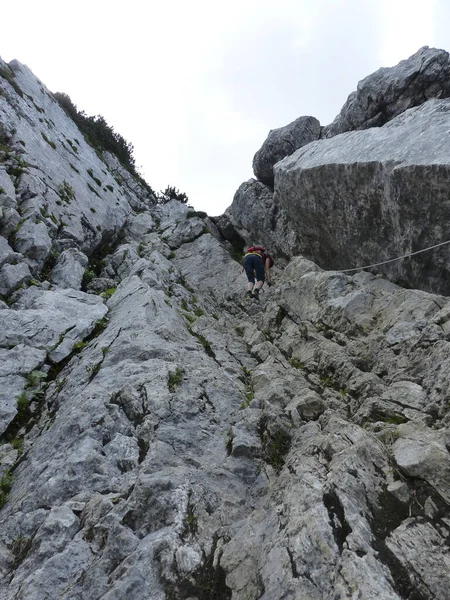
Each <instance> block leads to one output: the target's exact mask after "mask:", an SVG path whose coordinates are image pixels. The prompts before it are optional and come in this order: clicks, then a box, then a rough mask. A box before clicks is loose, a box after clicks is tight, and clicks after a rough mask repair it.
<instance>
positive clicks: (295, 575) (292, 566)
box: [286, 548, 300, 579]
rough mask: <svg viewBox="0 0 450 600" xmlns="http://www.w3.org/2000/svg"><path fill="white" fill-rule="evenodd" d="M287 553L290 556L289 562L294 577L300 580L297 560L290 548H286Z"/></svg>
mask: <svg viewBox="0 0 450 600" xmlns="http://www.w3.org/2000/svg"><path fill="white" fill-rule="evenodd" d="M286 550H287V553H288V555H289V560H290V562H291V571H292V577H293V578H294V579H298V578H299V577H300V575H299V573H298V570H297V565H296V564H295V560H294V556H293V554H292V552H291V550H290V549H289V548H286Z"/></svg>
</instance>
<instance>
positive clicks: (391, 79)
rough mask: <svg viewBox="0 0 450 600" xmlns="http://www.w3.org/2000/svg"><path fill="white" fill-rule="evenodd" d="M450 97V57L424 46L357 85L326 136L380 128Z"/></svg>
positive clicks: (444, 52)
mask: <svg viewBox="0 0 450 600" xmlns="http://www.w3.org/2000/svg"><path fill="white" fill-rule="evenodd" d="M448 97H450V57H449V54H448V52H446V51H445V50H437V49H436V48H429V47H428V46H424V47H423V48H421V49H420V50H419V51H418V52H416V53H415V54H413V55H412V56H410V57H409V58H408V59H407V60H402V61H401V62H399V63H398V65H396V66H395V67H390V68H381V69H378V71H375V73H372V74H371V75H369V76H368V77H365V78H364V79H363V80H362V81H360V82H359V83H358V87H357V89H356V92H352V93H351V94H350V96H349V97H348V99H347V102H346V103H345V104H344V106H343V107H342V110H341V112H340V113H339V115H338V116H337V117H336V118H335V120H334V121H333V123H331V125H328V126H327V127H325V128H324V132H323V136H324V137H332V136H334V135H337V134H339V133H343V132H344V131H353V130H357V129H368V128H369V127H380V126H381V125H384V124H385V123H387V122H388V121H390V120H391V119H393V118H394V117H396V116H397V115H399V114H401V113H402V112H404V111H405V110H407V109H408V108H412V107H414V106H419V105H420V104H423V103H424V102H426V101H427V100H429V99H430V98H448Z"/></svg>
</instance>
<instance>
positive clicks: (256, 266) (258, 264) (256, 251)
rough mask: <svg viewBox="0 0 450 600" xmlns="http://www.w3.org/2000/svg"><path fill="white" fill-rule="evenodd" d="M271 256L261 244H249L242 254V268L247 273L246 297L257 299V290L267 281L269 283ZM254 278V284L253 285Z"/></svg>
mask: <svg viewBox="0 0 450 600" xmlns="http://www.w3.org/2000/svg"><path fill="white" fill-rule="evenodd" d="M273 264H274V260H273V257H272V256H271V255H270V254H268V253H267V252H266V250H265V248H264V247H263V246H250V248H248V250H247V252H246V253H245V256H244V270H245V274H246V275H247V279H248V285H247V294H246V295H247V297H248V298H253V299H254V300H259V291H260V290H261V288H262V286H263V285H264V281H267V284H268V285H271V284H272V282H271V279H270V268H271V267H272V266H273ZM255 279H256V285H255Z"/></svg>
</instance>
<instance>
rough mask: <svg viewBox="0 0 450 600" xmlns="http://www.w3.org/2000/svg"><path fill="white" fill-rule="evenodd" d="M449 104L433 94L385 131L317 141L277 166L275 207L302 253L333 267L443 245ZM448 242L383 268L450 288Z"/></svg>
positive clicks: (425, 285)
mask: <svg viewBox="0 0 450 600" xmlns="http://www.w3.org/2000/svg"><path fill="white" fill-rule="evenodd" d="M449 129H450V100H429V101H428V102H426V103H425V104H423V105H422V106H420V107H416V108H413V109H410V110H408V111H406V112H405V113H403V114H402V115H400V116H398V117H397V118H396V119H394V120H393V121H391V122H389V123H387V124H386V125H385V126H383V127H381V128H372V129H369V130H367V131H357V132H349V133H345V134H342V135H339V136H337V137H334V138H331V139H325V140H320V141H319V142H313V143H312V144H310V145H309V146H307V147H305V148H301V149H300V150H297V152H295V153H294V154H293V155H292V156H290V157H287V158H286V159H284V160H283V161H281V162H280V163H278V164H277V165H276V169H275V170H276V180H275V196H274V202H275V204H277V203H278V204H279V205H280V206H281V207H282V208H283V209H284V211H285V212H286V215H287V218H288V219H289V221H290V222H291V226H292V228H293V229H294V230H295V231H296V232H297V234H298V239H299V244H300V252H301V253H302V254H304V255H305V256H306V257H307V258H310V259H311V260H314V261H315V262H317V263H318V264H319V265H320V266H321V267H324V268H328V269H351V268H355V267H359V266H363V265H370V264H372V263H380V262H382V261H387V260H390V259H393V258H396V257H400V256H402V255H405V254H408V253H412V252H415V251H418V250H421V249H425V248H427V247H430V246H433V245H435V244H439V243H441V242H445V241H446V240H448V239H449V237H450V235H449V233H450V232H449V230H448V227H447V225H446V224H447V223H449V221H450V200H449V194H448V189H449V188H448V181H449V177H450V164H449V156H450V140H449V138H448V134H447V132H448V130H449ZM449 265H450V246H448V245H445V246H442V247H440V248H439V249H435V250H433V251H432V252H427V253H423V254H419V255H417V256H415V257H412V258H409V259H407V260H399V261H396V262H392V263H389V264H387V265H384V266H382V267H380V269H382V270H383V272H385V273H389V274H390V275H391V276H392V277H394V278H395V279H396V280H397V281H402V282H403V283H406V284H407V285H410V286H413V287H420V288H421V289H424V290H427V291H433V292H437V293H443V294H449V293H450V268H449Z"/></svg>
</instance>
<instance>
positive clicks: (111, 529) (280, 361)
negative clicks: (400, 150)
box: [0, 64, 450, 600]
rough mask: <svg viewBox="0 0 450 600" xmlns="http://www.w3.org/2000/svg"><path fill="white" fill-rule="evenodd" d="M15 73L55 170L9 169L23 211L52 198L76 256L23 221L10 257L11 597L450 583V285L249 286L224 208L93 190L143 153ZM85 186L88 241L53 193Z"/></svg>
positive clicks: (5, 389)
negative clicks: (118, 156)
mask: <svg viewBox="0 0 450 600" xmlns="http://www.w3.org/2000/svg"><path fill="white" fill-rule="evenodd" d="M0 66H2V67H3V68H5V65H4V64H1V65H0ZM18 72H19V71H18ZM20 72H21V73H22V75H21V77H20V78H18V81H16V82H15V83H16V86H18V85H19V83H20V85H21V88H20V90H21V91H22V93H24V92H25V93H27V94H29V95H32V94H31V91H30V90H31V89H33V90H35V93H38V90H40V86H41V84H39V83H38V82H37V80H35V78H34V77H33V76H32V74H31V73H29V72H27V71H25V69H20ZM24 73H27V75H26V77H25V75H23V74H24ZM18 82H19V83H18ZM0 85H1V86H2V90H3V93H2V94H0V118H1V119H2V120H3V121H4V122H5V123H6V126H7V128H8V131H9V132H10V134H9V137H8V139H7V141H6V140H5V141H4V144H5V145H6V144H7V145H8V148H7V150H6V149H5V148H4V147H3V148H1V149H0V156H4V154H5V153H8V155H9V158H8V159H7V160H8V161H10V162H9V164H10V165H16V166H17V164H18V158H19V157H21V158H22V160H23V161H24V163H26V164H27V165H28V166H27V169H30V168H31V167H29V165H34V166H33V172H35V173H36V174H37V175H36V177H35V178H34V179H30V178H27V181H28V183H27V188H26V192H25V195H24V190H23V187H22V178H23V177H24V178H25V176H26V174H25V173H18V172H17V171H14V172H15V173H16V174H15V175H14V174H13V172H12V171H11V173H10V174H8V173H7V175H8V177H11V175H12V176H13V177H15V178H17V179H15V181H14V183H15V184H16V185H15V186H14V185H13V189H11V186H8V192H7V195H8V200H7V202H8V207H6V210H5V211H3V212H2V224H3V226H4V227H5V228H6V229H7V230H8V228H9V227H10V226H11V223H12V222H13V221H14V218H15V217H14V216H11V215H12V213H11V212H10V211H11V210H13V211H15V212H16V213H17V215H18V217H19V220H20V219H23V218H24V212H23V211H27V212H26V213H25V215H26V214H28V212H33V214H34V215H35V220H36V219H37V220H38V221H39V222H40V223H41V224H43V225H44V227H45V228H46V232H47V234H48V236H49V238H50V240H51V247H50V250H49V255H50V256H52V257H53V259H52V260H48V259H45V261H44V264H43V265H41V264H40V259H37V258H36V257H33V256H31V254H30V253H29V251H28V246H21V250H20V251H19V250H18V244H23V241H24V240H25V241H26V239H27V238H25V236H22V238H20V241H19V240H18V239H17V238H16V237H15V236H9V237H8V240H6V238H5V236H4V235H1V236H0V265H1V268H2V269H3V268H6V267H11V266H21V265H23V266H26V269H27V270H28V271H27V272H28V278H30V277H31V270H33V275H32V277H33V279H32V280H29V279H28V278H25V279H23V280H22V283H21V284H20V285H22V284H23V285H24V287H21V288H20V289H17V287H18V286H17V285H14V283H13V281H12V278H9V279H8V281H9V282H10V284H9V286H10V287H8V289H7V290H6V292H5V293H4V295H3V300H2V301H1V302H0V600H11V599H12V598H14V599H17V600H43V599H44V598H46V599H47V600H61V598H64V600H130V599H132V600H148V599H149V598H151V599H152V600H172V599H175V598H176V599H178V598H179V599H184V600H189V599H194V598H197V599H199V600H229V599H231V600H274V599H278V598H308V600H335V599H336V598H342V599H344V598H352V597H356V595H357V596H358V598H359V599H360V600H380V599H383V600H403V599H405V598H409V599H412V598H415V599H416V600H417V599H420V600H436V599H437V598H445V597H446V596H447V591H448V564H449V559H450V557H449V548H448V543H447V541H448V535H449V527H448V523H449V522H450V504H449V502H450V498H449V496H448V489H449V483H450V481H449V477H450V456H449V446H450V443H449V425H450V412H449V410H450V409H449V403H448V373H449V370H450V342H449V335H450V304H449V301H448V298H446V297H443V296H439V295H433V294H429V293H426V292H424V291H416V290H405V289H402V288H400V287H398V286H396V285H394V284H393V283H391V282H389V281H387V280H386V279H383V278H382V277H375V276H373V275H371V274H368V273H359V274H356V275H354V276H346V275H343V274H339V273H335V272H326V271H322V270H321V269H320V268H319V267H318V266H317V265H316V264H314V263H312V262H310V261H308V260H306V259H304V258H302V257H297V258H294V259H292V260H291V261H290V262H289V264H288V265H287V267H286V269H284V270H281V269H280V268H279V266H278V263H277V264H276V265H275V267H274V269H273V271H274V273H273V278H274V286H272V287H271V288H270V289H267V290H266V291H263V292H262V293H261V299H260V303H259V304H256V302H254V301H253V302H254V303H252V302H251V301H249V300H244V299H243V292H244V290H245V288H246V278H245V276H244V275H243V274H242V272H241V266H240V264H239V263H238V262H236V261H235V260H233V258H232V257H231V255H230V252H229V251H228V247H227V245H226V244H225V243H224V242H223V241H222V238H221V236H220V235H219V233H218V232H217V230H216V227H215V225H214V223H212V221H210V220H209V219H208V218H205V219H204V220H203V224H202V223H201V222H200V221H202V219H200V218H199V215H198V214H194V215H192V212H191V211H189V209H188V207H186V206H185V205H183V204H180V203H178V202H176V201H172V202H169V203H168V204H166V205H163V206H154V205H152V204H150V205H149V203H148V202H147V201H146V200H147V199H146V198H145V195H144V193H143V192H142V194H143V195H141V193H140V191H139V188H136V187H134V186H133V185H132V182H131V181H129V183H128V184H124V186H123V188H118V190H119V189H120V190H122V191H123V197H122V195H120V192H119V191H118V190H117V193H118V194H119V196H120V199H119V200H118V202H119V203H118V204H117V203H114V202H113V203H112V204H110V196H109V193H110V192H111V190H109V188H106V186H105V188H106V190H107V191H105V192H104V195H103V188H102V190H100V189H99V190H98V192H97V193H98V194H99V196H100V198H98V197H97V195H96V194H93V196H87V197H86V198H85V199H83V197H82V190H84V188H85V187H86V188H87V189H88V190H89V187H88V185H87V184H88V183H90V181H91V180H92V177H91V175H90V174H89V170H91V169H94V168H95V170H94V172H95V173H96V172H97V170H98V171H99V172H103V171H102V170H103V169H104V170H105V172H106V174H105V173H103V176H104V177H105V180H106V178H109V177H110V175H111V173H110V171H109V170H108V166H109V169H114V172H117V171H116V170H117V169H120V167H119V166H118V165H117V163H116V162H115V161H114V160H113V158H112V157H110V156H109V157H107V162H105V163H103V162H102V161H101V160H100V159H99V158H98V157H97V155H95V154H91V153H90V150H89V148H88V147H84V146H83V144H84V142H83V140H82V139H81V134H80V133H79V132H77V131H75V130H73V129H72V128H73V127H74V126H73V124H72V123H71V122H70V121H69V120H68V119H67V117H65V116H64V117H63V116H62V115H60V114H59V113H58V111H57V110H56V107H54V106H53V105H52V104H51V103H50V99H49V98H48V99H46V100H45V102H48V104H46V109H42V110H44V111H45V110H47V109H48V111H49V113H46V112H44V113H42V112H41V111H40V110H38V109H37V108H36V107H34V105H33V104H32V103H31V101H30V103H31V104H30V106H28V108H27V109H26V111H25V108H24V107H23V106H22V104H21V102H22V100H20V98H23V96H20V94H19V92H18V91H17V89H16V88H15V87H11V84H8V83H7V82H6V81H4V80H3V78H2V77H0ZM33 97H34V102H36V104H37V102H38V101H37V98H38V96H37V95H36V96H33ZM24 102H26V100H24ZM38 106H40V105H39V104H38ZM440 106H441V105H436V107H435V108H436V110H437V111H438V113H439V111H441V108H442V107H441V108H439V107H440ZM438 108H439V110H438ZM24 111H25V112H26V115H27V119H26V121H27V123H28V127H31V129H30V130H29V129H28V127H26V126H25V124H24V123H23V122H22V119H23V114H24ZM33 111H35V112H33ZM50 111H54V117H55V118H53V117H52V118H53V120H54V122H55V123H58V127H56V126H55V127H54V129H52V132H53V134H52V135H53V138H54V139H56V140H59V139H60V136H59V131H60V130H59V129H58V128H59V127H61V128H62V131H69V129H70V131H71V132H72V133H71V135H72V136H76V137H77V139H79V140H80V154H82V158H80V159H79V161H78V162H77V165H78V166H77V169H78V171H79V173H78V174H77V173H75V174H74V179H73V181H72V180H71V181H72V183H71V185H72V187H73V189H75V186H77V187H76V189H77V192H76V194H75V198H72V199H71V202H70V203H65V202H63V203H62V204H61V205H60V204H57V203H56V201H55V203H54V205H53V204H50V201H49V200H48V198H51V197H52V195H51V193H50V192H46V190H47V189H51V185H53V184H52V181H51V180H50V179H49V178H48V177H47V170H46V169H47V168H49V169H50V168H51V173H52V179H56V178H59V177H60V176H61V174H62V173H65V177H66V178H67V177H68V172H69V171H65V169H66V162H67V156H66V153H65V151H64V148H63V149H62V150H61V151H60V152H58V153H55V154H54V155H52V156H51V159H52V164H51V167H49V166H48V165H47V161H48V160H50V159H49V157H48V156H47V155H45V154H43V155H41V153H40V152H39V151H37V150H36V151H34V150H33V142H32V141H30V144H29V145H28V142H27V141H26V145H25V146H23V145H22V144H20V142H19V139H23V140H24V141H25V140H28V137H23V138H22V136H26V135H28V136H29V137H30V140H31V138H32V137H33V135H34V133H33V132H34V129H33V127H32V125H31V123H30V120H31V121H32V122H33V123H37V122H39V116H40V115H46V114H53V113H50ZM441 112H442V111H441ZM439 114H440V113H439ZM56 118H58V119H60V120H58V121H56ZM405 118H406V116H405ZM408 118H409V117H408ZM3 121H2V122H3ZM393 126H394V125H393ZM14 129H16V131H17V132H19V131H20V133H18V134H17V135H20V136H21V137H20V138H17V136H16V134H14V133H12V132H13V130H14ZM37 137H39V136H37ZM41 138H42V136H41ZM44 143H45V144H47V142H45V140H44ZM74 143H76V142H74ZM47 145H48V144H47ZM23 148H25V151H22V149H23ZM50 148H51V147H50ZM51 149H52V151H53V148H51ZM19 150H21V152H20V153H19V152H18V151H19ZM331 151H332V148H331V147H330V152H331ZM72 158H73V157H72ZM397 158H398V157H397ZM73 160H75V158H73ZM309 160H311V161H312V160H313V157H311V156H310V157H309ZM333 160H334V159H333ZM14 161H15V162H14ZM19 164H21V163H19ZM292 165H294V162H293V163H292ZM69 168H70V167H69ZM283 168H284V169H285V170H286V176H287V177H288V171H289V169H288V167H287V165H285V166H284V167H283ZM289 168H290V167H289ZM315 168H317V167H314V166H311V170H314V169H315ZM377 169H380V167H378V166H377V165H375V167H374V169H373V170H372V171H368V179H369V176H370V178H372V180H374V179H375V178H376V177H375V176H376V173H377ZM380 170H381V171H382V169H380ZM295 172H296V171H295V170H294V168H293V167H292V173H295ZM296 176H297V175H296ZM277 177H278V175H277ZM379 177H380V179H381V177H382V176H381V175H379ZM56 180H58V179H56ZM287 180H288V179H287ZM66 181H68V180H67V179H66ZM108 181H109V179H108ZM114 181H115V184H116V185H118V183H117V181H116V180H114ZM121 181H124V182H125V181H127V174H126V173H123V176H122V177H121ZM94 184H95V181H94ZM91 185H92V184H91ZM108 185H109V184H108ZM111 185H113V184H112V183H111ZM258 186H260V187H258ZM248 188H249V190H250V191H249V192H248V193H249V194H252V195H253V196H252V197H253V198H254V200H255V202H256V201H257V200H258V198H259V199H260V202H262V204H263V205H265V204H266V203H269V201H270V198H271V196H269V194H268V193H266V190H267V188H266V186H263V184H260V183H258V182H249V183H248ZM5 189H6V188H5ZM68 189H69V188H66V191H67V190H68ZM114 189H115V188H114ZM255 190H256V191H255ZM242 191H243V194H245V193H246V189H245V188H243V190H242ZM61 193H62V192H61ZM64 197H67V196H64ZM78 197H80V211H79V212H80V213H81V214H83V215H84V217H85V219H84V220H83V221H82V220H81V219H78V218H75V217H74V219H75V220H74V223H73V225H74V226H73V229H71V231H72V232H73V236H72V237H70V236H68V232H67V229H66V227H65V226H64V225H62V226H61V227H57V228H54V227H53V225H52V224H53V220H52V219H51V218H48V217H45V215H43V214H41V211H40V208H42V207H44V210H50V211H56V210H61V212H60V213H58V217H59V218H60V219H61V220H64V219H65V218H69V217H70V214H69V213H74V214H75V213H77V212H78V211H77V207H78V204H77V202H78ZM1 198H2V196H1V195H0V199H1ZM60 198H61V197H60ZM47 201H48V202H49V204H48V207H47V208H45V206H46V205H45V204H44V202H47ZM380 202H381V201H380ZM86 203H87V204H86ZM66 204H69V206H66ZM86 206H87V207H89V206H91V207H92V208H94V209H95V212H92V211H90V210H89V211H86V210H85V209H86ZM13 207H15V208H13ZM288 208H289V206H288ZM283 210H284V208H283ZM83 211H84V212H83ZM66 213H67V214H66ZM89 213H92V222H91V221H89V219H88V216H89ZM38 214H40V215H41V217H42V218H41V219H38V217H37V215H38ZM124 215H126V217H124ZM227 218H228V217H227ZM77 219H78V220H77ZM246 223H247V222H246ZM93 224H94V225H95V226H94V227H92V225H93ZM97 225H99V226H100V230H99V229H97ZM218 225H219V226H220V223H219V224H218ZM278 226H279V225H278V222H277V221H274V226H273V228H270V227H269V231H266V230H265V228H266V227H268V225H267V222H265V221H264V219H263V220H262V221H261V222H258V230H257V235H258V236H259V235H261V236H262V237H263V236H266V237H267V239H271V238H270V236H273V235H275V234H276V233H277V231H278V229H277V227H278ZM283 226H284V225H283ZM248 227H249V230H248V235H249V236H251V235H256V233H255V231H253V230H252V229H251V220H249V221H248ZM105 230H106V231H108V232H109V233H110V235H108V236H106V237H105V239H102V240H101V243H100V242H99V240H98V239H97V237H99V236H101V235H102V234H101V233H100V232H103V231H105ZM2 231H5V230H2ZM83 231H85V233H86V237H87V238H88V239H89V243H88V242H87V241H85V240H84V238H83V234H82V232H83ZM95 232H96V233H95ZM112 233H114V235H112ZM230 235H231V234H230ZM44 237H45V236H43V237H42V239H44ZM280 237H281V234H280ZM32 239H33V240H37V237H36V236H35V235H34V234H33V237H32ZM263 239H266V238H264V237H263ZM94 241H95V244H93V242H94ZM33 243H35V242H33ZM86 261H87V269H86V271H85V273H84V276H83V278H82V281H81V288H82V289H81V290H80V289H78V288H79V287H80V267H84V265H86ZM3 273H4V271H1V272H0V278H1V281H3V280H4V276H3ZM28 281H30V285H29V283H28ZM100 290H104V292H103V293H102V294H99V293H98V292H99V291H100Z"/></svg>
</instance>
